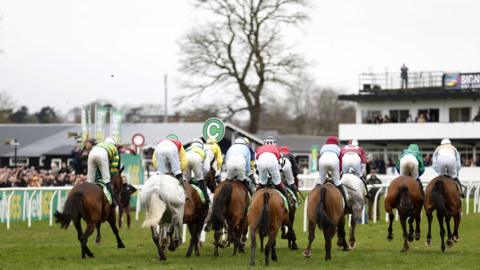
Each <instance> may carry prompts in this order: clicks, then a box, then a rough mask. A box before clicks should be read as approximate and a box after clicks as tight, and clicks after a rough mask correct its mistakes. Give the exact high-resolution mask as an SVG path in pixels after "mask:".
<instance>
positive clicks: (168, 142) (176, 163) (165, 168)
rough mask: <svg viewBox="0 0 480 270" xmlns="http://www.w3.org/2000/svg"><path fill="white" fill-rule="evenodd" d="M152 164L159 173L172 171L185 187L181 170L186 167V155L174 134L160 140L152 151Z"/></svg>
mask: <svg viewBox="0 0 480 270" xmlns="http://www.w3.org/2000/svg"><path fill="white" fill-rule="evenodd" d="M152 164H153V166H154V167H156V168H157V172H158V173H160V174H168V173H173V175H174V176H175V178H177V180H178V182H179V183H180V185H182V187H183V189H185V184H184V183H183V176H182V171H184V170H185V168H186V167H187V157H186V154H185V149H183V145H182V143H181V142H180V140H179V139H178V137H177V136H175V135H169V136H168V137H167V138H166V139H162V140H160V142H159V143H158V144H157V146H156V147H155V152H154V153H153V158H152Z"/></svg>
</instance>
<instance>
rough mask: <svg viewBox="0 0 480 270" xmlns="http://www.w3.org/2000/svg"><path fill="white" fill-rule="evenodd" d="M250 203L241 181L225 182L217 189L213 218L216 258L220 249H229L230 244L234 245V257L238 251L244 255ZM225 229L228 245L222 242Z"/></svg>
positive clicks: (214, 198)
mask: <svg viewBox="0 0 480 270" xmlns="http://www.w3.org/2000/svg"><path fill="white" fill-rule="evenodd" d="M249 201H250V199H249V196H248V191H247V188H246V187H245V185H244V184H243V183H241V182H240V181H239V180H236V179H234V180H226V181H223V182H221V183H220V184H219V185H218V187H217V188H216V189H215V195H214V197H213V206H212V218H211V222H212V228H213V230H214V232H215V233H214V238H215V242H214V245H215V250H214V253H213V255H214V256H215V257H217V256H218V255H219V252H218V248H225V247H228V246H229V245H230V243H233V255H236V254H237V251H238V252H240V253H244V246H245V236H246V232H247V210H248V205H249ZM223 229H226V231H227V235H228V237H227V242H226V243H221V242H220V237H221V236H222V234H223Z"/></svg>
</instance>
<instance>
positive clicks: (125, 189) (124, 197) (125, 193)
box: [118, 176, 137, 229]
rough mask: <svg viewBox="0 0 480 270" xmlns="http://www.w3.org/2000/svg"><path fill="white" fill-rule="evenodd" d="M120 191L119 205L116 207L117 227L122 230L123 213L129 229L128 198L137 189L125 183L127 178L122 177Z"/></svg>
mask: <svg viewBox="0 0 480 270" xmlns="http://www.w3.org/2000/svg"><path fill="white" fill-rule="evenodd" d="M122 179H123V185H122V190H121V191H120V203H119V205H118V227H119V228H122V215H123V212H125V214H127V227H128V228H129V229H130V198H131V196H132V194H133V193H135V192H136V191H137V189H136V188H135V187H134V186H132V185H130V184H129V183H128V181H127V177H125V176H123V177H122Z"/></svg>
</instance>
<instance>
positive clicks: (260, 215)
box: [247, 187, 289, 266]
mask: <svg viewBox="0 0 480 270" xmlns="http://www.w3.org/2000/svg"><path fill="white" fill-rule="evenodd" d="M247 219H248V226H249V228H250V237H251V244H250V265H252V266H253V265H255V251H256V246H257V242H256V234H257V230H258V234H259V236H260V238H264V237H266V236H268V242H267V245H266V246H265V265H268V264H269V257H270V252H271V256H272V261H277V260H278V258H277V252H276V250H275V244H276V238H277V234H278V231H279V229H280V227H281V226H282V224H284V223H289V220H288V213H287V208H286V206H285V204H284V200H283V197H282V195H280V193H279V192H278V191H276V190H275V189H274V188H271V187H264V188H262V189H260V190H258V191H257V192H255V194H254V195H253V198H252V204H251V206H250V210H249V211H248V215H247Z"/></svg>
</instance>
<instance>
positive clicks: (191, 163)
mask: <svg viewBox="0 0 480 270" xmlns="http://www.w3.org/2000/svg"><path fill="white" fill-rule="evenodd" d="M205 164H207V165H208V166H206V165H205ZM207 167H208V168H207ZM208 170H210V168H209V163H208V159H207V158H205V160H202V157H200V155H199V154H197V153H195V152H187V168H186V169H185V174H184V175H183V176H184V179H185V180H187V181H188V180H190V179H192V172H193V176H194V177H195V179H196V180H197V181H201V180H203V179H204V172H208Z"/></svg>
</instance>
